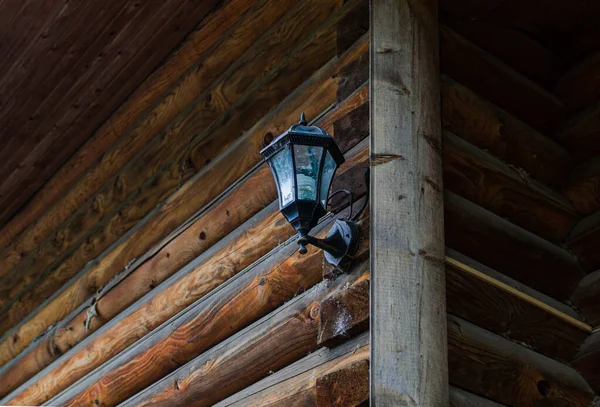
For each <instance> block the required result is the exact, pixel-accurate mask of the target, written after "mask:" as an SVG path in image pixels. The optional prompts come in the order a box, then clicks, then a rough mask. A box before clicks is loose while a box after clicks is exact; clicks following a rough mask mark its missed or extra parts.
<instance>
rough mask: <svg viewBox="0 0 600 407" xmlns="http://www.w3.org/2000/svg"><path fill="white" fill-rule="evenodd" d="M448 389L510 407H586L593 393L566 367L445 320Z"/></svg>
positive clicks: (452, 319) (460, 322)
mask: <svg viewBox="0 0 600 407" xmlns="http://www.w3.org/2000/svg"><path fill="white" fill-rule="evenodd" d="M448 350H449V357H448V362H449V369H450V382H451V384H453V385H455V386H457V387H461V388H464V389H466V390H468V391H471V392H473V393H476V394H480V395H482V396H484V397H486V398H489V399H491V400H494V401H496V402H499V403H502V404H506V405H510V406H532V407H533V406H561V407H562V406H564V407H566V406H570V407H576V406H580V407H587V406H589V404H590V403H591V402H592V400H594V397H595V395H594V392H593V391H592V389H591V388H590V387H589V385H588V384H587V382H586V381H585V380H584V379H583V378H582V377H581V375H579V373H577V372H576V371H575V370H574V369H572V368H571V367H568V366H566V365H563V364H561V363H559V362H557V361H555V360H552V359H550V358H547V357H545V356H543V355H540V354H537V353H535V352H534V351H532V350H530V349H527V348H525V347H523V346H520V345H518V344H516V343H513V342H510V341H508V340H506V339H503V338H502V337H500V336H497V335H494V334H492V333H491V332H489V331H486V330H483V329H481V328H479V327H477V326H476V325H473V324H471V323H469V322H467V321H465V320H462V319H460V318H457V317H454V316H449V317H448Z"/></svg>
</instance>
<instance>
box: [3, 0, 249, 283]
mask: <svg viewBox="0 0 600 407" xmlns="http://www.w3.org/2000/svg"><path fill="white" fill-rule="evenodd" d="M251 5H252V3H251V2H248V1H245V0H228V1H226V2H224V4H223V5H222V7H221V8H219V9H218V10H216V11H215V12H214V13H212V14H210V15H209V16H207V18H206V19H204V20H203V21H202V22H201V23H200V24H199V27H198V29H197V30H196V31H194V32H193V33H192V34H190V36H189V38H188V39H186V40H185V41H184V42H183V43H182V44H181V45H180V47H179V48H178V50H176V51H175V52H174V53H173V55H172V56H170V57H169V58H167V59H166V61H165V62H164V64H163V65H161V66H160V67H159V68H158V69H157V70H156V71H155V72H154V73H153V74H152V75H150V76H149V77H148V79H146V80H145V81H144V82H143V83H142V84H141V85H140V87H139V88H138V89H137V90H136V91H135V92H134V93H133V94H132V95H131V96H130V97H129V98H128V99H127V101H126V102H125V103H123V105H122V106H121V107H119V109H117V111H115V113H114V114H113V115H112V116H111V117H110V118H109V119H108V120H107V121H106V123H104V124H103V125H102V127H100V129H99V130H98V131H97V132H96V133H95V134H94V136H93V138H92V139H91V140H90V141H88V142H87V143H86V144H85V145H84V146H83V147H82V148H81V149H80V150H79V151H78V152H77V153H76V155H75V156H74V157H73V158H72V159H70V160H69V162H68V163H67V164H65V166H63V167H62V168H61V169H60V170H59V171H58V172H57V173H56V174H55V175H54V176H53V177H52V178H51V179H50V180H49V181H48V182H47V183H46V184H45V185H44V186H43V187H42V188H41V189H40V190H39V191H38V192H37V193H36V195H35V196H34V197H33V198H32V200H31V201H30V202H29V203H28V204H27V205H26V206H25V207H24V208H23V209H22V210H21V211H19V213H18V214H17V215H16V216H15V217H14V218H13V219H11V221H10V222H9V223H8V224H7V225H6V226H4V227H3V228H2V233H0V242H1V243H0V247H2V248H4V247H5V246H7V245H8V244H9V243H12V247H14V249H13V251H15V252H17V254H18V256H17V257H14V255H11V254H10V252H8V251H7V252H5V253H3V254H2V259H3V262H7V263H6V265H5V266H4V268H3V269H2V270H5V271H6V272H7V271H9V270H8V266H9V265H15V264H16V263H18V262H20V258H22V257H25V256H26V255H27V254H29V250H26V248H28V247H35V246H36V245H37V244H39V243H41V242H42V241H43V240H44V238H45V237H46V236H49V235H50V234H51V233H52V232H53V231H54V230H55V229H56V228H57V227H58V226H59V225H60V224H61V223H62V222H63V221H65V220H66V219H67V218H68V217H69V216H71V215H72V214H73V213H75V212H77V210H79V209H80V208H81V205H83V204H84V202H85V200H86V199H88V198H89V197H90V196H91V195H93V194H94V193H95V192H96V191H97V190H98V189H99V188H100V187H101V186H102V185H103V184H104V183H105V182H107V181H109V180H110V179H111V178H112V177H113V176H114V175H115V174H116V173H117V172H118V171H119V170H120V169H121V168H122V167H123V166H124V165H125V164H126V163H127V162H129V161H130V160H131V159H132V158H133V157H134V156H135V155H136V154H137V153H138V152H139V151H140V150H142V149H143V147H145V146H146V145H147V144H148V143H149V142H150V140H151V139H152V138H153V137H154V136H155V135H156V133H157V132H159V131H160V129H161V128H162V127H164V126H165V125H166V124H167V123H168V122H169V121H170V120H171V119H172V118H173V117H175V115H176V113H177V109H178V108H179V109H182V108H183V107H181V106H179V104H178V103H179V101H180V100H181V103H183V104H184V105H185V104H187V103H186V102H185V100H186V98H187V100H192V99H189V98H190V97H192V98H193V97H195V94H194V92H195V91H196V92H197V88H195V87H194V86H195V85H196V81H194V80H191V79H190V80H187V81H185V82H186V85H185V86H186V87H187V88H191V89H190V91H191V92H190V93H185V92H183V89H186V88H185V87H184V88H182V87H181V86H179V87H177V88H176V89H173V90H172V92H173V97H171V98H169V97H168V96H166V95H167V94H166V92H169V91H170V89H171V87H172V86H174V85H176V83H177V81H178V79H179V78H180V76H181V75H182V74H183V73H185V72H186V70H188V69H190V68H192V67H193V66H200V65H201V63H202V62H204V60H205V59H207V58H208V59H209V60H210V59H213V60H215V58H216V57H214V56H211V53H210V52H209V51H211V50H212V49H213V48H216V47H218V46H219V44H221V43H222V42H223V41H224V38H225V37H221V38H219V36H220V35H221V33H222V32H224V31H227V30H228V29H230V27H231V26H234V25H237V24H241V22H240V23H237V22H238V19H239V16H241V15H242V14H243V13H244V12H246V11H247V9H248V8H250V6H251ZM236 23H237V24H236ZM217 28H218V29H217ZM221 30H223V31H221ZM225 44H227V43H226V42H225ZM228 49H229V53H227V54H226V55H225V54H224V55H222V56H221V59H224V60H223V64H224V66H227V65H228V64H230V63H231V61H234V60H235V58H236V57H237V56H239V55H241V52H243V51H244V49H245V48H244V46H243V45H242V44H240V47H234V46H233V43H231V44H229V47H228ZM200 71H202V72H203V75H206V81H204V82H203V85H201V86H206V85H207V84H208V83H209V82H210V79H211V74H210V73H209V72H207V71H205V70H203V69H200ZM192 72H193V71H192ZM188 76H190V77H191V78H193V77H194V74H193V73H189V74H188ZM212 77H213V78H214V77H215V76H214V74H212ZM165 96H166V98H165ZM160 99H164V103H163V104H161V105H160V106H158V107H156V108H154V109H153V110H150V109H152V107H153V105H154V104H155V103H156V101H157V100H160ZM182 99H183V100H182ZM149 110H150V111H149ZM115 140H116V142H115V144H114V145H113V146H112V147H111V148H110V150H109V151H106V152H105V153H102V151H104V149H105V148H104V147H99V146H97V144H98V143H100V145H103V143H106V144H105V145H106V146H108V145H110V144H111V143H112V142H113V141H115ZM97 156H100V157H99V159H98V161H97V163H96V162H94V161H95V159H94V157H97ZM89 165H91V167H89V168H90V169H89V170H87V171H85V169H86V168H88V167H87V166H89ZM81 166H83V168H80V167H81ZM84 171H85V173H82V172H84ZM80 173H82V174H81V178H80V179H78V180H77V175H79V174H80ZM73 182H74V184H73V185H72V186H71V184H72V183H73ZM67 187H70V188H67ZM55 201H56V202H55ZM53 203H54V204H53ZM100 209H101V208H100ZM27 227H28V229H27V231H26V232H24V233H23V234H22V235H21V236H19V238H18V239H16V240H14V241H13V239H14V238H15V237H16V236H18V235H19V234H20V233H21V231H23V230H25V228H27ZM9 250H10V249H9ZM4 275H5V274H0V276H2V277H3V276H4Z"/></svg>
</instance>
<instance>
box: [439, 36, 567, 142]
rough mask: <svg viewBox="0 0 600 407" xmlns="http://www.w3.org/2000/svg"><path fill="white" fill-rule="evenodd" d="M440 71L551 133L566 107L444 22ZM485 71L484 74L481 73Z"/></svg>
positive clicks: (559, 123) (441, 38) (562, 121)
mask: <svg viewBox="0 0 600 407" xmlns="http://www.w3.org/2000/svg"><path fill="white" fill-rule="evenodd" d="M440 33H441V37H440V60H441V69H442V72H443V73H444V74H446V75H448V76H450V77H452V78H453V79H455V80H457V81H459V82H460V83H462V84H463V85H465V86H467V87H468V88H469V89H471V90H473V91H475V92H476V93H477V94H479V95H481V96H483V97H484V98H486V99H488V100H489V101H491V102H492V103H494V104H496V105H498V106H499V107H501V108H502V109H505V110H506V111H508V112H510V113H512V114H514V115H515V117H517V118H518V119H520V120H522V121H524V122H525V123H527V124H529V125H530V126H532V127H534V128H536V129H537V130H540V131H542V132H544V133H546V134H548V135H550V136H554V133H555V132H556V129H557V127H558V126H560V125H561V124H563V123H564V121H565V120H566V118H567V109H566V108H565V106H564V105H563V104H562V103H561V102H560V101H559V100H558V99H557V98H556V97H555V96H554V95H552V94H551V93H550V92H548V91H546V90H545V89H543V88H542V87H541V86H539V85H537V84H535V83H534V82H532V81H531V80H530V79H528V78H526V77H525V76H523V75H521V74H519V73H518V72H516V71H515V70H513V69H512V68H510V67H508V66H507V65H506V64H505V63H504V62H503V61H501V60H500V59H498V58H496V57H494V56H493V55H491V54H489V53H488V52H486V51H484V50H482V49H481V48H479V47H477V46H476V45H474V44H473V43H472V42H470V41H469V40H467V39H466V38H464V37H463V36H461V35H460V34H457V33H456V32H454V31H452V30H451V29H450V28H448V27H446V26H441V29H440ZM481 72H485V73H486V74H485V75H481Z"/></svg>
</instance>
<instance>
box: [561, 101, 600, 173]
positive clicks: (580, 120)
mask: <svg viewBox="0 0 600 407" xmlns="http://www.w3.org/2000/svg"><path fill="white" fill-rule="evenodd" d="M597 100H600V99H597ZM599 126H600V103H597V104H595V105H593V106H591V107H590V108H589V109H587V110H584V111H583V112H581V113H579V114H578V115H576V116H574V117H573V118H571V120H569V121H568V122H567V124H565V126H564V127H563V128H562V130H561V131H560V133H559V135H558V140H559V141H560V142H561V144H562V145H564V146H565V147H566V148H567V149H568V150H569V151H570V152H571V154H573V157H574V159H576V160H577V161H584V160H587V159H590V158H593V157H596V156H597V155H600V147H599V145H600V130H599V129H598V127H599Z"/></svg>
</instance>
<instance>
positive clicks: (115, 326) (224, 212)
mask: <svg viewBox="0 0 600 407" xmlns="http://www.w3.org/2000/svg"><path fill="white" fill-rule="evenodd" d="M366 159H367V150H366V144H365V142H363V143H362V145H359V146H357V147H356V148H355V151H353V152H351V153H350V154H349V156H348V160H347V161H346V163H345V164H344V166H342V168H341V169H340V173H341V175H342V177H343V175H344V173H345V172H346V171H347V169H350V168H352V167H354V166H356V165H357V164H358V163H362V164H361V166H364V165H365V162H366ZM258 174H259V176H257V177H254V179H253V178H249V180H248V181H247V182H245V183H243V184H242V185H240V186H239V187H238V189H237V190H235V191H234V192H232V194H231V197H232V198H233V199H234V201H232V200H231V199H228V198H226V199H225V200H223V202H222V203H219V204H217V205H216V206H215V208H214V209H211V210H209V211H207V212H205V213H204V215H205V216H203V217H201V218H200V219H199V220H198V221H196V223H195V224H194V225H193V226H190V227H189V229H188V230H192V233H185V232H184V233H182V234H181V235H180V236H179V237H178V239H175V240H173V241H172V242H173V244H170V245H166V246H165V247H164V248H162V250H161V251H160V252H159V255H158V256H157V257H155V258H158V259H159V263H158V264H157V263H154V264H152V263H150V267H141V268H140V269H138V270H136V272H134V273H133V274H131V276H130V278H128V279H125V280H124V281H123V282H122V283H121V284H119V285H117V286H116V287H115V288H114V289H113V290H111V291H109V292H108V293H107V294H106V296H103V297H102V298H100V299H99V301H98V302H97V303H96V304H95V310H96V311H97V312H98V314H99V318H98V319H97V320H96V321H93V320H92V324H91V325H90V327H91V328H92V327H93V328H92V329H98V328H99V327H100V326H102V325H104V324H105V323H106V322H107V320H108V319H110V318H112V317H113V316H114V315H116V314H117V313H119V311H121V310H122V309H123V308H124V307H125V306H126V305H128V304H130V303H131V302H133V301H134V300H135V299H137V298H139V297H140V296H141V295H142V294H143V293H146V292H148V291H149V293H148V294H146V297H143V298H142V299H140V300H139V301H138V302H137V303H135V304H133V305H132V306H130V307H129V308H128V309H127V310H125V311H123V312H121V313H120V314H119V316H118V318H113V319H111V320H110V322H108V324H106V325H105V326H104V327H102V328H101V329H100V330H98V331H97V332H96V333H95V334H92V336H90V337H89V338H88V339H86V340H85V341H83V342H80V343H79V344H78V345H77V346H75V348H74V349H72V350H71V351H69V352H68V353H67V354H66V355H65V356H63V357H62V358H61V359H59V360H56V361H55V362H54V363H52V364H50V365H49V366H48V367H47V368H46V369H44V370H42V371H41V372H40V373H38V374H37V375H36V376H34V377H33V378H32V379H30V380H29V382H28V383H25V384H23V385H22V386H21V387H20V388H19V389H17V390H15V391H14V392H13V394H12V395H9V396H7V398H6V400H5V401H6V402H8V401H9V400H11V402H15V401H18V400H21V402H27V403H30V404H35V403H40V402H43V401H44V400H47V397H48V396H47V395H48V394H50V395H51V396H52V395H55V394H57V393H58V392H59V391H61V390H63V389H64V388H65V387H66V386H68V385H69V384H71V383H73V382H74V381H76V380H78V379H79V378H80V377H82V376H83V375H84V374H86V373H87V372H89V371H91V370H92V369H94V368H96V367H97V366H99V365H101V364H102V363H104V362H105V361H106V360H108V359H110V358H111V357H112V356H114V355H116V354H117V353H118V352H119V351H121V350H123V349H124V348H125V347H127V346H128V345H129V344H131V343H132V342H134V341H135V340H137V339H138V338H140V337H141V336H143V335H144V334H146V333H148V332H150V331H151V330H152V329H153V328H155V327H157V326H158V325H160V324H161V323H163V322H164V321H166V320H167V319H168V318H170V317H171V316H172V315H174V314H175V313H177V312H179V311H180V310H181V309H183V308H184V307H186V306H188V305H189V304H190V303H191V302H193V301H194V300H196V299H198V298H199V297H201V296H202V295H204V294H205V293H206V292H208V291H210V290H211V289H213V288H214V287H216V286H218V285H219V284H220V283H221V282H223V281H225V280H226V279H227V278H229V277H231V276H233V275H235V274H236V273H237V272H239V271H240V270H241V269H243V268H245V267H246V266H248V265H249V264H251V263H252V262H253V261H255V260H256V259H258V258H259V257H260V256H262V255H264V254H265V253H267V252H268V251H269V250H271V249H272V248H273V247H274V246H276V245H277V244H278V242H282V241H285V240H286V239H287V238H288V237H289V236H291V235H292V234H293V230H292V228H291V227H290V226H289V225H288V224H287V222H285V221H284V220H283V217H281V215H280V214H278V211H277V210H276V205H275V203H273V204H271V205H270V206H269V207H268V209H264V210H263V211H262V212H261V214H262V215H260V214H259V215H256V217H258V218H259V220H256V221H254V224H253V223H250V224H249V225H245V226H244V225H243V226H241V227H240V228H238V229H237V232H233V235H236V233H237V235H239V236H238V237H235V236H234V237H228V238H226V240H225V241H222V242H220V243H219V244H218V245H217V246H214V247H213V248H211V249H210V250H209V251H207V252H205V253H204V254H203V255H202V256H201V257H200V258H199V259H196V260H194V261H193V262H192V263H190V264H188V265H187V266H185V267H184V268H183V269H181V270H180V271H178V272H177V273H176V274H174V275H172V276H171V277H170V278H168V279H167V280H166V282H165V283H164V284H163V285H161V289H160V291H158V292H157V290H152V291H150V290H151V288H152V286H153V285H156V284H158V283H159V282H160V281H161V279H163V280H164V279H165V278H167V277H168V276H169V275H170V274H172V273H173V272H174V271H175V270H177V269H176V268H175V269H173V268H172V267H171V266H170V265H169V262H170V260H171V253H173V257H174V258H173V261H174V262H175V265H177V263H179V264H182V263H183V264H185V262H186V260H185V257H189V255H184V256H181V255H179V256H178V255H176V254H175V253H177V252H178V251H182V250H181V246H182V245H183V246H184V247H186V246H187V248H188V250H190V251H191V252H192V253H191V255H192V256H194V252H195V253H196V254H197V253H198V252H201V251H202V250H206V248H207V246H205V244H204V240H209V242H210V239H214V237H208V233H207V232H210V231H211V229H215V230H214V232H213V234H217V233H219V232H221V231H220V228H221V226H220V222H221V218H225V219H224V220H223V223H225V226H224V227H225V228H227V227H229V226H228V224H227V220H226V218H228V217H231V218H233V219H236V218H237V217H241V218H242V219H244V217H246V216H248V215H246V213H245V211H249V212H251V213H252V211H256V210H259V209H261V207H262V206H261V202H263V201H266V200H272V199H274V198H275V197H276V192H275V187H274V185H272V184H273V183H272V181H271V182H270V184H269V176H270V173H269V172H268V169H267V168H266V167H262V169H261V171H259V173H258ZM342 177H340V178H342ZM257 182H258V183H257ZM261 184H262V185H264V186H263V187H260V190H262V191H263V192H262V193H264V195H265V197H266V198H264V199H263V197H259V199H257V200H256V201H257V203H253V202H252V201H253V200H250V202H248V203H246V204H243V205H239V208H235V209H234V207H232V206H229V204H231V203H234V202H237V201H238V200H240V199H245V200H248V197H249V196H253V195H254V194H255V193H256V192H257V188H256V186H257V185H261ZM269 185H270V186H269ZM342 186H343V187H347V186H346V185H342ZM252 188H254V190H253V192H250V190H252ZM256 206H258V208H255V207H256ZM248 222H252V221H248ZM211 224H212V225H213V226H212V227H211V226H209V225H211ZM235 224H237V223H234V225H235ZM245 229H248V230H245ZM198 230H201V232H199V233H198ZM186 232H187V231H186ZM202 232H204V238H205V239H202V237H203V235H202ZM230 236H231V235H230ZM190 239H191V240H190ZM197 241H198V243H196V242H197ZM190 243H191V245H190ZM255 245H256V246H257V247H254V246H255ZM195 246H198V247H197V248H195ZM208 253H211V254H210V255H209V254H208ZM178 257H179V258H178ZM181 257H184V259H183V262H182V261H181V260H182V259H181ZM187 261H189V259H188V260H187ZM161 263H162V264H163V266H162V267H160V266H159V265H160V264H161ZM146 264H148V263H146ZM153 266H154V267H153ZM156 266H158V267H156ZM155 267H156V268H155ZM163 268H164V271H162V270H163ZM319 272H320V270H319ZM127 292H129V293H127ZM131 292H133V293H134V294H132V293H131ZM120 297H123V298H124V299H122V300H119V298H120ZM166 304H168V306H167V305H166ZM86 316H87V313H86V312H81V313H80V314H79V315H78V316H77V317H76V318H75V319H74V320H72V321H69V322H68V323H66V324H64V325H65V326H63V327H62V328H61V329H60V330H58V331H55V332H51V333H50V335H49V336H48V338H45V339H44V340H43V341H42V342H41V343H40V344H39V345H38V346H36V348H34V350H33V351H32V352H30V353H29V354H28V355H27V356H26V357H25V358H24V359H23V360H22V361H20V362H19V363H15V364H13V365H11V366H10V369H6V371H3V372H2V383H6V384H7V386H8V385H10V386H11V387H13V386H14V385H16V384H18V382H22V381H23V379H26V378H27V376H24V375H23V374H22V373H20V371H22V370H25V369H26V368H27V369H28V370H27V372H28V373H29V374H28V376H31V374H32V373H35V372H37V371H39V370H40V368H42V367H43V364H40V363H39V359H40V356H42V357H43V358H44V360H47V361H48V362H50V361H52V360H54V359H56V358H57V357H58V356H59V355H60V354H61V353H62V352H63V351H66V350H67V349H70V348H71V347H72V346H74V345H76V344H77V343H78V341H81V340H83V339H84V338H85V337H86V336H87V335H89V334H90V332H88V331H87V330H86V329H84V327H85V326H84V324H85V320H86ZM140 320H143V321H144V323H143V324H142V325H143V326H140ZM140 330H141V331H140ZM73 334H74V335H73ZM116 338H118V340H116ZM48 343H52V344H58V346H60V347H61V348H60V349H59V351H58V352H55V348H54V347H51V348H50V349H47V344H48ZM89 352H93V353H95V354H96V357H95V358H93V359H90V358H89ZM165 366H166V365H165ZM165 366H163V368H164V367H165ZM149 375H150V373H149V372H146V373H145V374H144V375H139V374H137V376H138V377H149ZM13 377H16V378H17V379H18V381H17V380H15V379H14V378H13ZM134 377H135V376H134ZM159 377H160V376H159ZM159 377H157V378H156V379H158V378H159ZM117 382H119V383H120V381H117ZM116 394H117V392H116V391H115V392H114V393H113V395H116Z"/></svg>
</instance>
